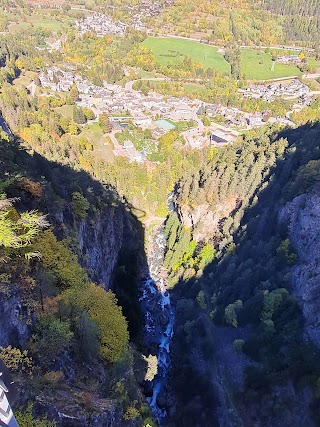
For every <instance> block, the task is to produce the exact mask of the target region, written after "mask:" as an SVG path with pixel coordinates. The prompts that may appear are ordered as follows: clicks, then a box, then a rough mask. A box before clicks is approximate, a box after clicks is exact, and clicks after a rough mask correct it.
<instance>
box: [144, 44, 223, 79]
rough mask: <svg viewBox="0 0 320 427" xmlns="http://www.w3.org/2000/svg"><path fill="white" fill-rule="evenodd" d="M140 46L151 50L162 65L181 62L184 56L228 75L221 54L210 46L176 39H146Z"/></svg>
mask: <svg viewBox="0 0 320 427" xmlns="http://www.w3.org/2000/svg"><path fill="white" fill-rule="evenodd" d="M142 45H143V46H145V47H147V48H149V49H151V50H152V52H153V54H154V56H155V57H156V59H157V60H158V61H159V62H160V64H162V65H167V64H168V63H169V62H170V61H172V62H177V61H181V60H182V59H183V58H184V56H189V57H191V58H192V59H193V60H194V61H195V62H198V63H200V64H203V66H204V67H205V68H206V69H207V68H212V69H215V70H218V71H220V72H221V73H229V72H230V66H229V64H228V63H227V61H226V60H225V59H224V57H223V54H222V53H219V52H218V49H217V48H215V47H212V46H208V45H204V44H201V43H198V42H194V41H190V40H183V39H176V38H169V37H168V38H156V37H148V38H147V39H146V40H144V41H143V42H142Z"/></svg>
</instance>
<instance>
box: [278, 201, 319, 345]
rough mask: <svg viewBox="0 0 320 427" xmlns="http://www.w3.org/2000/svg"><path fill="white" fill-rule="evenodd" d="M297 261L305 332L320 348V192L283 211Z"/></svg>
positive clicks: (295, 282)
mask: <svg viewBox="0 0 320 427" xmlns="http://www.w3.org/2000/svg"><path fill="white" fill-rule="evenodd" d="M280 221H281V222H284V223H287V225H288V233H289V239H290V241H291V243H292V244H293V245H294V247H295V249H296V252H297V255H298V262H297V263H296V264H295V265H294V266H293V268H292V270H291V275H292V286H293V290H294V293H295V295H296V297H297V299H298V302H299V304H300V306H301V308H302V311H303V315H304V318H305V331H306V333H307V335H308V336H309V337H310V338H311V339H312V341H313V342H314V343H315V344H316V345H317V346H318V347H320V311H319V306H320V286H319V276H320V243H319V242H320V226H319V224H320V195H318V194H314V193H310V194H302V195H300V196H298V197H296V198H295V199H293V200H292V201H291V202H289V203H288V204H287V205H286V206H285V207H284V208H283V209H282V210H281V213H280Z"/></svg>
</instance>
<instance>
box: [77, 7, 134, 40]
mask: <svg viewBox="0 0 320 427" xmlns="http://www.w3.org/2000/svg"><path fill="white" fill-rule="evenodd" d="M75 24H76V27H77V29H78V31H79V33H80V34H85V33H88V32H91V33H95V34H96V35H97V36H99V37H103V36H105V35H107V34H110V35H118V36H123V35H124V33H125V31H126V28H127V25H126V24H124V23H123V22H121V21H113V19H112V18H111V17H110V16H107V15H104V14H102V13H98V12H96V13H93V14H90V15H88V16H86V17H85V18H82V19H80V20H78V21H76V22H75Z"/></svg>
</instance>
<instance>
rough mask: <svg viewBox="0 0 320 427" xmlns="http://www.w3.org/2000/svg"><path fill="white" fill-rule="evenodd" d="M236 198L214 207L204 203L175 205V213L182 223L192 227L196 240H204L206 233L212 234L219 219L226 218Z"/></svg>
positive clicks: (235, 202) (234, 206) (234, 204)
mask: <svg viewBox="0 0 320 427" xmlns="http://www.w3.org/2000/svg"><path fill="white" fill-rule="evenodd" d="M236 205H237V201H236V199H230V200H226V201H225V204H223V205H216V206H215V207H213V206H211V205H209V204H208V203H204V204H201V205H197V206H193V207H192V206H190V205H177V213H178V216H179V219H180V221H181V223H182V224H183V225H185V226H186V227H188V228H190V229H192V235H193V239H194V240H195V241H196V242H200V241H203V240H206V239H207V238H208V233H209V234H210V235H214V234H215V233H216V232H217V230H218V227H219V223H220V221H221V219H223V218H226V217H228V216H229V215H230V213H231V212H232V211H233V210H234V209H235V208H236Z"/></svg>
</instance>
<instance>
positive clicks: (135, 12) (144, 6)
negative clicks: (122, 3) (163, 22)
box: [128, 0, 174, 31]
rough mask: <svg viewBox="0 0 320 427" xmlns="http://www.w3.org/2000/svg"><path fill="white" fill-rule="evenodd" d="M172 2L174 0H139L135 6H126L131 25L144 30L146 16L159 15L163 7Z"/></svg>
mask: <svg viewBox="0 0 320 427" xmlns="http://www.w3.org/2000/svg"><path fill="white" fill-rule="evenodd" d="M173 3H174V0H164V1H151V0H140V2H139V3H138V4H137V5H136V6H128V7H129V9H132V11H131V26H132V27H133V28H135V29H137V30H140V31H143V30H146V25H145V24H144V21H145V20H146V18H152V17H154V16H158V15H160V13H161V12H162V10H163V9H164V8H165V7H169V6H171V5H172V4H173Z"/></svg>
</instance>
